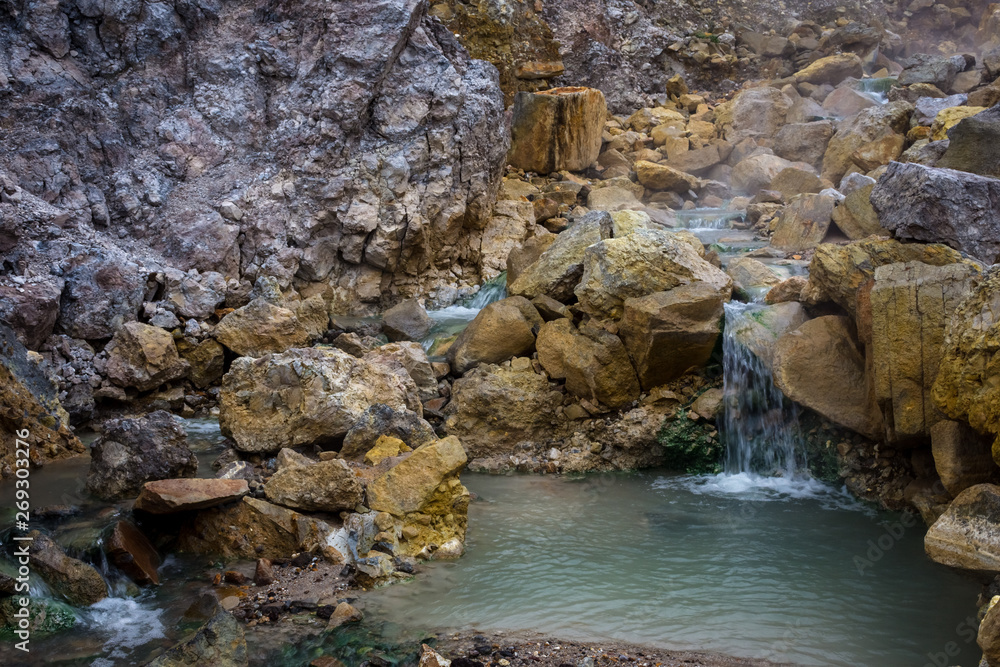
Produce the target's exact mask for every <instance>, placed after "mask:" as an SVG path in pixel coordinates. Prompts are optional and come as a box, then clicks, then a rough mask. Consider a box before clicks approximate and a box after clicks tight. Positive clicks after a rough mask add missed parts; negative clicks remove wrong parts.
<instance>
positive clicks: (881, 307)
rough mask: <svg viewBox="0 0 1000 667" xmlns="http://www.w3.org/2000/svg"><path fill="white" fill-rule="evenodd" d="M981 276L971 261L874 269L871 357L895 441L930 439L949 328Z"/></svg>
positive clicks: (936, 415)
mask: <svg viewBox="0 0 1000 667" xmlns="http://www.w3.org/2000/svg"><path fill="white" fill-rule="evenodd" d="M978 277H979V272H978V271H977V270H976V269H975V268H973V267H972V266H969V265H968V264H949V265H947V266H931V265H929V264H923V263H921V262H908V263H905V264H889V265H886V266H880V267H878V268H877V269H875V283H874V285H873V286H872V288H871V294H870V297H869V298H870V303H871V340H872V347H871V355H870V356H871V361H872V367H873V378H874V383H875V384H874V387H875V398H876V400H878V401H879V404H880V405H882V406H883V412H884V414H885V416H886V420H885V421H886V426H887V429H888V432H889V440H890V442H893V441H897V440H899V441H906V440H908V439H913V438H926V437H928V436H929V435H930V428H931V426H933V425H934V424H935V423H936V422H937V421H939V420H940V419H941V414H940V413H939V412H938V411H937V408H935V406H934V402H933V400H932V399H931V387H932V385H933V383H934V379H935V378H936V377H937V373H938V363H939V362H940V360H941V346H942V343H943V341H944V334H945V327H946V326H947V324H948V321H949V319H950V318H951V316H952V313H953V312H954V311H955V309H956V308H957V307H958V305H959V304H960V303H961V302H962V300H963V299H964V298H965V297H966V296H967V295H968V294H969V292H970V291H971V289H972V287H973V286H974V285H975V284H976V282H977V281H978Z"/></svg>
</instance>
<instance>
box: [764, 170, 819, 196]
mask: <svg viewBox="0 0 1000 667" xmlns="http://www.w3.org/2000/svg"><path fill="white" fill-rule="evenodd" d="M768 189H770V190H775V191H777V192H780V193H781V196H782V198H783V199H784V200H785V201H791V199H792V198H793V197H794V196H795V195H801V194H814V193H816V192H819V191H820V190H822V189H823V182H822V181H821V180H820V178H819V176H817V175H816V174H814V173H813V172H812V171H806V170H805V169H799V168H798V167H788V168H786V169H782V170H781V171H779V172H778V175H777V176H775V177H774V178H772V179H771V184H770V186H769V187H768Z"/></svg>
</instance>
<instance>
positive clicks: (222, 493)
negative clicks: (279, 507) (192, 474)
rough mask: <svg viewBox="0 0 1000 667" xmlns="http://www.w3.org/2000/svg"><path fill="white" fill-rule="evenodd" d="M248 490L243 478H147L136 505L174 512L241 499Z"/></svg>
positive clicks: (142, 508)
mask: <svg viewBox="0 0 1000 667" xmlns="http://www.w3.org/2000/svg"><path fill="white" fill-rule="evenodd" d="M247 493H249V487H248V486H247V482H246V480H243V479H163V480H158V481H154V482H146V483H145V484H143V485H142V492H141V493H139V497H138V498H137V499H136V501H135V509H136V510H139V511H142V512H148V513H149V514H175V513H177V512H188V511H191V510H200V509H205V508H206V507H215V506H216V505H224V504H226V503H231V502H233V501H234V500H239V499H240V498H242V497H243V496H245V495H246V494H247Z"/></svg>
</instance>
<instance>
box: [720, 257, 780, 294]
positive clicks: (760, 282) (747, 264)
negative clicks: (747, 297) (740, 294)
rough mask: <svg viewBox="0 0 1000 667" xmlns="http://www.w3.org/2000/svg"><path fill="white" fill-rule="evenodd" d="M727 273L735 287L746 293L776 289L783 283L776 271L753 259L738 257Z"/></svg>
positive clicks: (732, 262) (730, 264) (731, 263)
mask: <svg viewBox="0 0 1000 667" xmlns="http://www.w3.org/2000/svg"><path fill="white" fill-rule="evenodd" d="M726 273H727V274H728V275H729V277H730V278H732V279H733V283H734V287H735V288H736V289H741V290H743V291H744V292H746V291H749V290H753V289H758V290H759V289H761V288H770V287H774V286H775V285H777V284H778V283H780V282H781V278H779V277H778V275H777V274H776V273H775V272H774V271H772V270H771V269H769V268H767V265H765V264H764V263H763V262H761V261H759V260H756V259H754V258H753V257H737V258H736V259H734V260H732V261H731V262H729V265H728V266H727V267H726Z"/></svg>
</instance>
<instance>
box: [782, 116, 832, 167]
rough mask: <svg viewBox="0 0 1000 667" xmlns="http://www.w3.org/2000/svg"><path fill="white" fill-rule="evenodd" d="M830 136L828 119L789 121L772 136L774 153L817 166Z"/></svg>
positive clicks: (830, 125)
mask: <svg viewBox="0 0 1000 667" xmlns="http://www.w3.org/2000/svg"><path fill="white" fill-rule="evenodd" d="M832 136H833V123H832V122H830V121H828V120H817V121H813V122H811V123H789V124H788V125H785V126H783V127H782V128H781V129H780V130H778V134H776V135H775V137H774V154H775V155H777V156H778V157H781V158H784V159H786V160H790V161H792V162H805V163H806V164H810V165H812V166H813V167H819V166H820V165H821V164H822V162H823V154H824V153H825V152H826V145H827V144H828V143H829V142H830V138H831V137H832Z"/></svg>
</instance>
